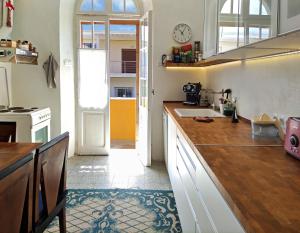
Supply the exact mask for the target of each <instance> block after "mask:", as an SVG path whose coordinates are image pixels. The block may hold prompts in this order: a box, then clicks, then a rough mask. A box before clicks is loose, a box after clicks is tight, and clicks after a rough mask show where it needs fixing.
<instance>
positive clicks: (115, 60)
mask: <svg viewBox="0 0 300 233" xmlns="http://www.w3.org/2000/svg"><path fill="white" fill-rule="evenodd" d="M109 23H110V30H109V31H110V36H109V54H110V56H109V57H110V60H109V69H110V71H109V79H110V140H111V141H110V143H111V148H112V149H135V148H136V137H137V128H138V121H137V119H138V90H139V83H138V80H139V68H138V67H139V21H138V20H110V22H109Z"/></svg>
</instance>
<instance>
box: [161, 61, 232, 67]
mask: <svg viewBox="0 0 300 233" xmlns="http://www.w3.org/2000/svg"><path fill="white" fill-rule="evenodd" d="M233 61H237V60H234V59H215V60H211V61H208V60H202V61H199V62H196V63H173V62H170V61H168V62H166V63H165V64H164V66H165V67H166V68H172V67H173V68H174V67H182V68H184V67H207V66H214V65H219V64H223V63H228V62H233Z"/></svg>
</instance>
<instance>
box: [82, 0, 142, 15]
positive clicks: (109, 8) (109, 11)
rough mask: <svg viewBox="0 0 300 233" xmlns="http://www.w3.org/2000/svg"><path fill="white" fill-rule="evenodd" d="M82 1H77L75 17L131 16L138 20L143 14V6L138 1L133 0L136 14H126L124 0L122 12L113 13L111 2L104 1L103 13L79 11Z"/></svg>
mask: <svg viewBox="0 0 300 233" xmlns="http://www.w3.org/2000/svg"><path fill="white" fill-rule="evenodd" d="M83 1H85V0H78V1H77V6H76V14H77V15H93V16H117V17H120V16H121V17H125V18H126V16H131V17H137V18H139V17H140V16H142V14H143V5H142V2H141V1H140V0H133V1H134V3H135V5H136V8H137V12H134V13H133V12H126V0H124V2H125V4H124V10H125V11H124V12H114V11H113V10H112V0H104V2H105V9H104V11H81V10H80V8H81V4H82V3H83Z"/></svg>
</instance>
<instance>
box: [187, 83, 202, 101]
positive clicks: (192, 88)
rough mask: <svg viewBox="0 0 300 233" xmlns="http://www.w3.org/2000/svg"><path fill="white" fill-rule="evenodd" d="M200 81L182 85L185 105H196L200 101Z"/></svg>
mask: <svg viewBox="0 0 300 233" xmlns="http://www.w3.org/2000/svg"><path fill="white" fill-rule="evenodd" d="M201 87H202V85H201V83H188V84H186V85H184V86H183V91H184V92H185V93H186V101H185V102H183V103H184V104H186V105H198V104H199V103H200V91H201Z"/></svg>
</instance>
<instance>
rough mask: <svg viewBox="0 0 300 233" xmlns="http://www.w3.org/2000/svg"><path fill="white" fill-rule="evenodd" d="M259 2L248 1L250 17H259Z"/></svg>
mask: <svg viewBox="0 0 300 233" xmlns="http://www.w3.org/2000/svg"><path fill="white" fill-rule="evenodd" d="M259 9H260V0H250V9H249V14H250V15H259Z"/></svg>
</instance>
